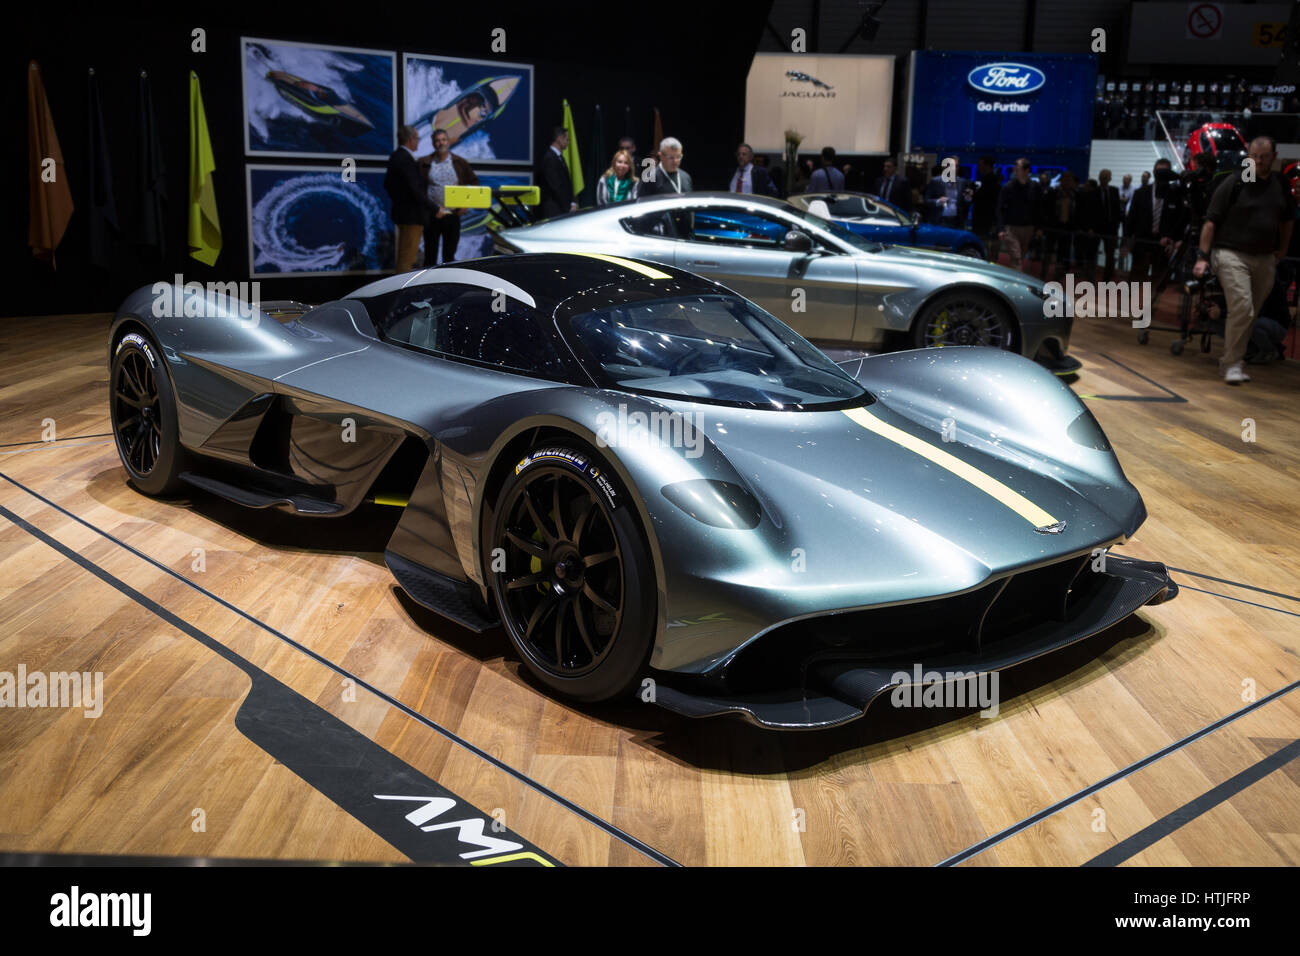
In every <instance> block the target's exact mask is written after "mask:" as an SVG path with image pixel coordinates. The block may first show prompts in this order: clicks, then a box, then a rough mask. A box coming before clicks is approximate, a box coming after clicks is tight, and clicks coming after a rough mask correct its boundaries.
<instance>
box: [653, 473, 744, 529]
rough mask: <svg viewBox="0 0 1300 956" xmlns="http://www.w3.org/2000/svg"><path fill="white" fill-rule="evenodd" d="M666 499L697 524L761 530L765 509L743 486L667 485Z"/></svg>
mask: <svg viewBox="0 0 1300 956" xmlns="http://www.w3.org/2000/svg"><path fill="white" fill-rule="evenodd" d="M661 491H662V492H663V496H664V497H665V498H667V499H668V500H669V501H671V502H672V503H673V504H675V505H676V506H677V507H678V508H681V509H682V510H683V511H685V512H686V513H687V514H688V515H690V516H691V517H692V518H694V519H695V520H696V521H702V522H704V523H705V524H707V525H712V526H713V527H715V528H729V529H731V530H734V531H742V530H743V531H750V530H752V529H754V528H757V527H758V522H759V520H760V519H761V518H762V516H763V512H762V509H761V508H759V506H758V502H757V501H755V500H754V498H753V496H752V495H751V494H750V493H749V492H748V491H746V490H745V489H744V488H742V487H740V485H737V484H733V483H731V482H729V481H717V480H715V479H713V478H692V479H690V480H689V481H675V482H673V483H672V484H671V485H664V486H663V488H662V489H661Z"/></svg>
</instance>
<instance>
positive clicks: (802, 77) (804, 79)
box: [785, 70, 835, 90]
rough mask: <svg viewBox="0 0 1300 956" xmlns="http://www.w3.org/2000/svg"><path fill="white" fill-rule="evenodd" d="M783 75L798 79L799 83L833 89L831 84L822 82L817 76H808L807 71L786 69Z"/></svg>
mask: <svg viewBox="0 0 1300 956" xmlns="http://www.w3.org/2000/svg"><path fill="white" fill-rule="evenodd" d="M785 75H786V76H788V77H790V79H792V80H798V81H799V82H800V83H811V84H812V85H813V86H816V87H819V88H821V89H823V90H833V89H835V87H833V86H831V85H830V84H829V83H823V82H822V81H821V80H819V79H817V77H815V76H809V75H808V74H807V73H802V72H800V71H799V70H786V71H785Z"/></svg>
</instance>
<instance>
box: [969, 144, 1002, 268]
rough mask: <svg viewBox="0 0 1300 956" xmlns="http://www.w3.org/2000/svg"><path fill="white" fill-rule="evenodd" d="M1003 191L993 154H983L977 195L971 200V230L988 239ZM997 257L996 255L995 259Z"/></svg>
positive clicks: (977, 180) (995, 220) (976, 185)
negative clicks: (994, 165) (999, 197)
mask: <svg viewBox="0 0 1300 956" xmlns="http://www.w3.org/2000/svg"><path fill="white" fill-rule="evenodd" d="M1001 192H1002V176H1001V175H1000V174H999V173H998V171H997V170H996V169H994V168H993V157H992V156H981V157H980V162H979V167H978V171H977V172H976V178H975V197H974V198H973V199H972V200H971V231H972V232H974V233H975V235H977V236H979V237H980V238H981V239H984V240H987V239H989V238H990V237H991V235H992V233H993V226H994V224H995V223H996V222H997V218H998V195H999V194H1000V193H1001ZM993 261H995V262H996V261H997V257H996V256H994V260H993Z"/></svg>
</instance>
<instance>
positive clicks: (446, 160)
mask: <svg viewBox="0 0 1300 956" xmlns="http://www.w3.org/2000/svg"><path fill="white" fill-rule="evenodd" d="M420 172H421V173H422V174H423V175H424V181H425V183H426V184H427V185H426V189H427V191H428V194H429V198H430V199H431V200H433V214H432V215H431V216H429V224H428V225H427V226H425V227H424V264H425V265H426V266H431V265H434V264H435V263H437V261H438V246H439V245H440V244H441V246H442V261H443V262H451V261H452V260H453V259H455V258H456V247H457V246H458V245H459V244H460V218H461V216H463V215H465V213H467V212H469V210H468V209H450V208H448V207H447V203H446V202H445V200H444V196H445V190H446V187H448V186H477V185H478V175H477V174H476V173H475V172H474V170H473V168H472V167H471V166H470V164H469V163H468V162H466V161H465V160H464V159H463V158H462V157H460V156H457V155H456V154H455V153H453V152H452V151H451V137H450V136H448V135H447V131H446V130H445V129H435V130H434V131H433V152H432V153H431V154H430V155H428V156H421V157H420Z"/></svg>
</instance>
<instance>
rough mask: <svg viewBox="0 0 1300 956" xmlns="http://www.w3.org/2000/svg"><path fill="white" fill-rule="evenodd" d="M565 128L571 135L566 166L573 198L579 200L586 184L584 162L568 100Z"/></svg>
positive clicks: (565, 149) (565, 112)
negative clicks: (579, 150) (571, 183)
mask: <svg viewBox="0 0 1300 956" xmlns="http://www.w3.org/2000/svg"><path fill="white" fill-rule="evenodd" d="M564 128H565V129H566V130H567V131H568V133H569V145H568V146H566V147H565V148H564V165H565V166H568V167H569V178H570V179H572V180H573V198H574V199H577V198H578V193H580V192H582V187H583V186H585V185H586V183H585V182H583V179H582V160H581V159H579V158H578V134H577V133H576V132H575V131H574V129H573V111H572V110H571V109H569V101H568V100H565V101H564ZM566 211H567V210H566Z"/></svg>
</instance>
